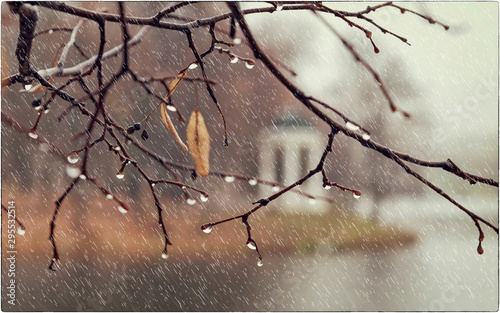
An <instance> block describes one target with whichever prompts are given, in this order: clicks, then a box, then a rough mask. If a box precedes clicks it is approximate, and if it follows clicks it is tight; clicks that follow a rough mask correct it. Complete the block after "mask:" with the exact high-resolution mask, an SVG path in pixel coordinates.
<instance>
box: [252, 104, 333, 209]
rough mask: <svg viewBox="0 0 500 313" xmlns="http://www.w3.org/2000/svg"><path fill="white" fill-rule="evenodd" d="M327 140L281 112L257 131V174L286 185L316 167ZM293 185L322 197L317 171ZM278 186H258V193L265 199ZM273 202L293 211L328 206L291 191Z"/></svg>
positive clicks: (294, 117) (290, 115)
mask: <svg viewBox="0 0 500 313" xmlns="http://www.w3.org/2000/svg"><path fill="white" fill-rule="evenodd" d="M327 140H328V139H327V137H326V136H322V135H321V133H320V132H318V130H317V129H316V128H315V127H313V126H311V125H310V124H309V123H308V122H307V121H306V120H305V119H303V118H301V117H300V116H299V115H296V114H293V113H289V112H287V113H284V114H282V115H281V116H279V117H278V118H276V119H274V120H273V121H272V122H271V124H270V125H269V126H267V127H266V128H264V129H263V130H262V131H261V132H260V133H259V137H258V144H259V148H258V149H259V160H258V166H259V177H260V178H262V179H265V180H268V181H273V182H276V183H279V184H283V185H286V186H288V185H290V184H292V183H294V182H296V181H297V180H299V179H300V178H301V177H303V176H304V175H306V174H307V173H308V172H309V171H310V170H312V169H314V168H315V167H316V166H317V164H318V162H319V159H320V157H321V155H322V153H323V151H324V149H325V145H326V143H327ZM295 188H296V189H299V190H301V191H303V192H306V193H308V194H311V195H313V196H326V192H325V190H324V189H323V187H322V178H321V174H316V175H315V176H313V177H312V178H310V179H309V180H307V181H306V182H305V183H304V184H302V185H301V186H297V187H295ZM281 189H283V187H279V189H278V187H274V188H273V187H272V186H269V185H259V190H258V196H259V198H268V197H269V196H271V195H272V194H274V193H276V192H277V191H279V190H281ZM273 204H275V205H277V206H278V207H280V208H281V209H282V210H283V211H284V212H293V213H324V212H325V211H326V210H327V209H328V207H329V203H327V202H325V201H320V200H316V199H312V198H308V197H304V196H301V195H299V194H297V193H295V192H287V193H286V194H284V195H283V196H281V197H280V198H278V199H276V200H275V201H273Z"/></svg>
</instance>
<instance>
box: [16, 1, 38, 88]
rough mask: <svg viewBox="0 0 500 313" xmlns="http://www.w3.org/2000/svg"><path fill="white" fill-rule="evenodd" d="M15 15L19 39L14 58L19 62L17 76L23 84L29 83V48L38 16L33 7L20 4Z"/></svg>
mask: <svg viewBox="0 0 500 313" xmlns="http://www.w3.org/2000/svg"><path fill="white" fill-rule="evenodd" d="M15 13H17V14H18V15H19V37H18V38H17V48H16V57H17V60H18V61H19V74H20V75H21V77H22V79H23V81H24V82H25V83H29V81H27V80H26V77H27V76H30V74H31V73H30V72H31V65H30V57H31V46H32V43H33V37H34V34H35V27H36V23H37V21H38V15H37V11H36V9H35V7H33V6H32V5H31V4H27V3H23V4H20V7H19V8H18V10H17V11H16V12H15Z"/></svg>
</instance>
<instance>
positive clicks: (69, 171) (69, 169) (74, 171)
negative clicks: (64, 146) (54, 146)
mask: <svg viewBox="0 0 500 313" xmlns="http://www.w3.org/2000/svg"><path fill="white" fill-rule="evenodd" d="M66 175H68V176H69V177H71V178H77V177H78V176H80V169H79V168H77V167H74V166H69V165H68V166H66Z"/></svg>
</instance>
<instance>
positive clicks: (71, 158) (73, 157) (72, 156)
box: [68, 152, 80, 164]
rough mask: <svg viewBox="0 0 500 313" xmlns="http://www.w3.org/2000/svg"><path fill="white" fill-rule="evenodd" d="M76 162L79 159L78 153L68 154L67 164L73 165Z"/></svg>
mask: <svg viewBox="0 0 500 313" xmlns="http://www.w3.org/2000/svg"><path fill="white" fill-rule="evenodd" d="M78 160H80V157H79V156H78V153H76V152H70V153H69V154H68V162H69V163H71V164H75V163H76V162H78Z"/></svg>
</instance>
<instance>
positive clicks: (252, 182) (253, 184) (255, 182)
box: [248, 179, 257, 186]
mask: <svg viewBox="0 0 500 313" xmlns="http://www.w3.org/2000/svg"><path fill="white" fill-rule="evenodd" d="M248 183H249V184H250V186H255V185H257V180H256V179H250V180H249V181H248Z"/></svg>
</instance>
